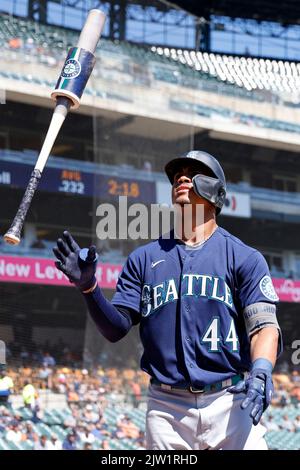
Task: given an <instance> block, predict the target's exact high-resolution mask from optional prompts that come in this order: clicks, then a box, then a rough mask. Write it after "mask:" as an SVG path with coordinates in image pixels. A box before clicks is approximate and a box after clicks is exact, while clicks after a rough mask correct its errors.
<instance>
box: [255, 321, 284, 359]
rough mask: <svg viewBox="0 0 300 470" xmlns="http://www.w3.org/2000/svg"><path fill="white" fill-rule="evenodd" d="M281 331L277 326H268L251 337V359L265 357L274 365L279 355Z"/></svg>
mask: <svg viewBox="0 0 300 470" xmlns="http://www.w3.org/2000/svg"><path fill="white" fill-rule="evenodd" d="M278 338H279V333H278V330H277V328H273V327H266V328H262V329H261V330H259V331H258V332H257V333H256V334H254V335H253V336H252V338H251V360H252V362H254V361H255V360H256V359H259V358H264V359H267V360H268V361H270V362H271V363H272V365H273V367H274V365H275V362H276V357H277V348H278Z"/></svg>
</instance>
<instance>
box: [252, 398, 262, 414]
mask: <svg viewBox="0 0 300 470" xmlns="http://www.w3.org/2000/svg"><path fill="white" fill-rule="evenodd" d="M262 406H263V404H262V400H261V399H260V398H259V397H258V398H257V399H256V400H255V403H254V406H253V408H252V410H251V413H250V416H251V418H253V419H254V418H255V416H256V415H257V413H259V411H260V410H261V409H262Z"/></svg>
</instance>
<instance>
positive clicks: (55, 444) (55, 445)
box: [47, 436, 62, 450]
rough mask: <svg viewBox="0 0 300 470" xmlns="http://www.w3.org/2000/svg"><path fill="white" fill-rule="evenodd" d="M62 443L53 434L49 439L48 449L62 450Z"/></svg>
mask: <svg viewBox="0 0 300 470" xmlns="http://www.w3.org/2000/svg"><path fill="white" fill-rule="evenodd" d="M61 449H62V444H61V442H60V441H59V440H58V439H57V437H56V436H52V437H51V439H50V440H49V441H48V445H47V450H61Z"/></svg>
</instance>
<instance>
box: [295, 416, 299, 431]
mask: <svg viewBox="0 0 300 470" xmlns="http://www.w3.org/2000/svg"><path fill="white" fill-rule="evenodd" d="M295 432H300V415H298V416H297V417H296V419H295Z"/></svg>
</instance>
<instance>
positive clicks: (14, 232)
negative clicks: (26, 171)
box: [3, 9, 105, 245]
mask: <svg viewBox="0 0 300 470" xmlns="http://www.w3.org/2000/svg"><path fill="white" fill-rule="evenodd" d="M104 23H105V14H104V13H103V12H102V11H101V10H96V9H93V10H90V12H89V14H88V17H87V19H86V22H85V24H84V26H83V29H82V31H81V34H80V37H79V40H78V44H77V46H76V47H73V48H71V49H70V50H69V52H68V56H67V58H66V61H65V63H64V66H63V69H62V72H61V75H60V77H59V79H58V82H57V84H56V87H55V90H54V91H53V92H52V93H51V97H52V98H53V99H55V100H56V106H55V109H54V111H53V115H52V119H51V122H50V125H49V128H48V131H47V135H46V137H45V140H44V142H43V146H42V149H41V151H40V154H39V156H38V159H37V162H36V165H35V167H34V170H33V171H32V173H31V177H30V180H29V183H28V185H27V187H26V190H25V193H24V195H23V198H22V201H21V203H20V205H19V208H18V211H17V213H16V216H15V218H14V220H13V222H12V224H11V226H10V228H9V229H8V231H7V232H6V233H5V235H4V237H3V238H4V240H5V242H6V243H8V244H10V245H18V244H19V243H20V240H21V231H22V228H23V225H24V221H25V217H26V214H27V212H28V210H29V207H30V204H31V201H32V198H33V196H34V193H35V191H36V189H37V187H38V184H39V182H40V179H41V176H42V173H43V170H44V167H45V165H46V163H47V160H48V157H49V155H50V152H51V149H52V147H53V145H54V142H55V140H56V137H57V135H58V133H59V131H60V129H61V126H62V125H63V122H64V120H65V118H66V116H67V114H68V112H69V110H70V108H73V109H76V108H78V107H79V104H80V98H81V96H82V93H83V90H84V87H85V85H86V83H87V81H88V79H89V77H90V74H91V72H92V70H93V67H94V64H95V56H94V52H95V50H96V47H97V44H98V41H99V39H100V36H101V33H102V30H103V27H104Z"/></svg>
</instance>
